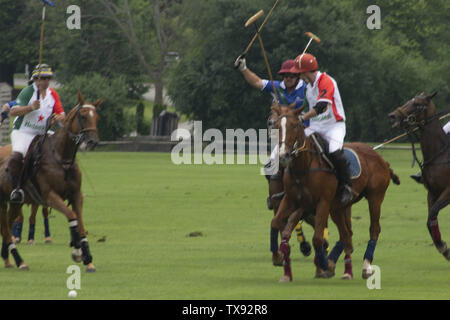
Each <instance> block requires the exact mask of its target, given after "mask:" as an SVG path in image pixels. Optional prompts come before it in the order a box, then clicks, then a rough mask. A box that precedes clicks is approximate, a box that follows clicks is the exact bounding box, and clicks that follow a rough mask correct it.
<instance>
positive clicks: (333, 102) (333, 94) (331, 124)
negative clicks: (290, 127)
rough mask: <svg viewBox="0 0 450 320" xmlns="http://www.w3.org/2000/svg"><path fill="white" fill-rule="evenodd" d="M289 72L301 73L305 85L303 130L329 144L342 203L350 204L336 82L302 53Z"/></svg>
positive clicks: (347, 170)
mask: <svg viewBox="0 0 450 320" xmlns="http://www.w3.org/2000/svg"><path fill="white" fill-rule="evenodd" d="M291 72H298V73H300V78H301V79H302V80H304V81H305V82H306V83H307V84H308V85H307V86H306V99H307V100H308V103H309V106H310V110H309V111H308V112H306V113H305V114H304V115H302V116H301V118H302V120H303V121H306V120H310V123H309V127H308V128H305V134H306V135H307V136H309V135H311V134H312V133H314V132H317V133H319V134H320V135H321V136H322V137H323V138H324V139H325V140H326V141H327V142H328V151H329V156H330V160H331V161H332V162H333V164H334V166H335V169H336V175H337V178H338V181H339V187H338V192H340V198H341V202H342V203H344V204H346V203H349V202H350V201H351V200H352V198H353V190H352V179H351V176H350V170H349V167H348V163H347V160H346V158H345V156H344V151H343V145H344V137H345V131H346V129H345V112H344V106H343V104H342V99H341V95H340V94H339V89H338V86H337V83H336V81H335V80H334V79H333V78H332V77H330V76H329V75H328V74H326V73H322V72H320V71H319V64H318V63H317V59H316V57H314V56H313V55H312V54H309V53H306V54H301V55H299V56H298V57H297V58H296V59H295V65H294V66H293V67H292V69H291Z"/></svg>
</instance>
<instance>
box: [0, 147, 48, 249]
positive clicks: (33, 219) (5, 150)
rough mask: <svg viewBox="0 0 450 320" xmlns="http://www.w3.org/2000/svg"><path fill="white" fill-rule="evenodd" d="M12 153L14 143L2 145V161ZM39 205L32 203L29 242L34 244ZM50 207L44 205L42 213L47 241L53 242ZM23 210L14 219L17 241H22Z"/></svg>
mask: <svg viewBox="0 0 450 320" xmlns="http://www.w3.org/2000/svg"><path fill="white" fill-rule="evenodd" d="M11 154H12V145H11V144H8V145H5V146H2V147H0V162H2V161H3V160H5V159H7V158H9V157H10V156H11ZM38 208H39V205H37V204H32V205H31V213H30V218H29V219H28V223H29V224H28V226H29V227H28V230H29V231H28V242H27V243H28V244H30V245H33V244H34V230H35V225H36V214H37V211H38ZM48 214H49V212H48V208H46V207H43V208H42V215H43V217H44V229H45V231H44V235H45V243H51V242H52V238H51V236H50V226H49V223H48ZM23 220H24V217H23V212H22V208H21V211H20V213H19V216H18V217H17V219H16V221H14V223H13V226H12V234H13V240H14V242H15V243H20V241H21V238H22V225H23Z"/></svg>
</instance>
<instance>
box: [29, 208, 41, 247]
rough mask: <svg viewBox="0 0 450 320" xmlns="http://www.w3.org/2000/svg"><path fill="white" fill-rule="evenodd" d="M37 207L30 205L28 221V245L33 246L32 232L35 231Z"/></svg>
mask: <svg viewBox="0 0 450 320" xmlns="http://www.w3.org/2000/svg"><path fill="white" fill-rule="evenodd" d="M38 207H39V205H37V204H34V203H33V204H32V205H31V213H30V218H29V219H28V222H29V223H28V225H29V227H28V244H29V245H33V244H34V230H35V226H36V213H37V210H38Z"/></svg>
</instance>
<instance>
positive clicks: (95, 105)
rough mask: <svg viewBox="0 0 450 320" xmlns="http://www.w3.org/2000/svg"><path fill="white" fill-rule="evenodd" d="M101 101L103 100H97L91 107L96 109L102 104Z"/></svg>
mask: <svg viewBox="0 0 450 320" xmlns="http://www.w3.org/2000/svg"><path fill="white" fill-rule="evenodd" d="M102 101H103V98H100V99H98V100H97V101H95V102H94V103H93V106H94V107H96V108H97V107H98V106H99V105H100V103H102Z"/></svg>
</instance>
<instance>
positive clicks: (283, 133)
mask: <svg viewBox="0 0 450 320" xmlns="http://www.w3.org/2000/svg"><path fill="white" fill-rule="evenodd" d="M301 111H302V108H300V109H297V110H292V109H291V108H286V107H275V108H273V112H274V113H275V114H276V115H277V116H278V119H277V123H276V125H275V127H276V128H277V129H278V130H279V135H280V139H279V150H280V155H279V156H280V163H281V164H282V165H283V167H284V168H285V170H284V174H283V185H284V190H285V195H284V197H283V199H282V200H281V203H280V206H279V208H278V211H277V214H276V215H275V217H274V218H273V220H272V222H271V227H272V228H276V229H278V230H280V231H281V232H282V241H281V245H280V250H281V252H282V253H283V255H284V276H283V277H282V278H281V279H280V281H292V271H291V267H290V258H289V254H290V249H289V239H290V236H291V233H292V231H293V229H294V227H295V226H296V224H297V223H298V221H299V220H300V219H302V218H303V219H305V220H307V221H308V220H312V219H311V217H310V216H309V215H311V214H312V215H313V216H314V235H313V239H312V241H313V246H314V250H315V253H316V257H315V263H316V266H317V269H316V277H321V278H329V277H332V276H333V275H334V270H335V266H336V262H337V260H338V258H339V256H340V255H341V253H342V251H343V250H345V254H346V268H345V269H346V271H345V274H344V276H343V278H345V279H351V278H353V273H352V267H351V253H352V251H353V245H352V229H351V207H352V204H353V203H356V202H358V201H359V200H361V199H362V198H363V197H365V198H366V199H367V200H368V202H369V212H370V240H369V243H368V245H367V249H366V252H365V254H364V265H363V278H368V277H369V276H370V275H371V274H372V269H371V263H372V260H373V254H374V251H375V246H376V241H377V240H378V236H379V233H380V230H381V228H380V221H379V220H380V213H381V204H382V202H383V200H384V196H385V194H386V190H387V188H388V186H389V183H390V180H391V179H392V180H393V181H394V183H396V184H399V183H400V181H399V179H398V177H397V176H396V175H395V174H394V172H393V171H392V169H391V168H390V167H389V163H387V162H386V161H384V160H383V158H381V156H380V155H379V154H378V153H377V152H376V151H374V150H373V149H372V148H371V147H370V146H368V145H367V144H364V143H360V142H356V143H347V144H344V147H345V148H349V149H351V150H353V151H354V152H355V153H356V154H357V156H358V157H359V161H360V166H361V173H360V175H359V176H358V177H357V178H355V179H353V190H354V192H355V195H354V198H353V200H352V202H351V203H349V204H345V205H343V204H342V203H341V202H340V199H339V197H337V187H338V181H337V178H336V175H335V172H334V170H333V169H332V168H331V167H330V166H329V164H328V163H327V161H325V160H324V158H323V157H322V155H321V153H320V152H319V150H320V149H319V148H318V147H317V146H316V144H315V142H314V141H313V137H312V136H309V137H307V136H306V135H305V132H304V127H303V123H302V121H300V120H299V115H300V114H301ZM324 150H328V148H324ZM329 214H331V218H332V220H333V222H334V223H335V224H336V226H337V228H338V230H339V241H338V242H337V243H336V245H335V246H334V248H333V249H332V250H331V252H330V254H329V256H328V259H327V257H326V254H325V249H324V246H323V245H324V241H323V231H324V228H325V226H326V225H327V221H328V215H329Z"/></svg>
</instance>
